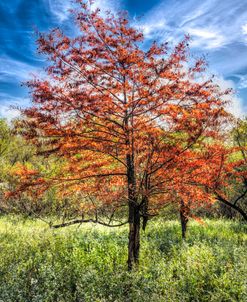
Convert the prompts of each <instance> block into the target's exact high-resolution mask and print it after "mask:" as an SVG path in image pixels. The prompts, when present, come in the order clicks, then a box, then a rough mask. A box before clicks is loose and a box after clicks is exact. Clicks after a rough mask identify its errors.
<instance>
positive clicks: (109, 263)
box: [0, 216, 247, 302]
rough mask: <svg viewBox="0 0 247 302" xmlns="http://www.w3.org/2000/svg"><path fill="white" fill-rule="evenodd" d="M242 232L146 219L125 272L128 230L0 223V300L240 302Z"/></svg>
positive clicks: (246, 289) (245, 284) (244, 287)
mask: <svg viewBox="0 0 247 302" xmlns="http://www.w3.org/2000/svg"><path fill="white" fill-rule="evenodd" d="M246 231H247V226H245V225H243V224H241V223H239V222H235V221H227V220H205V222H204V224H199V223H197V222H193V221H192V222H190V224H189V228H188V237H187V240H186V241H182V240H181V234H180V225H179V222H178V221H175V220H174V221H162V220H161V219H159V220H156V221H151V222H150V223H149V225H148V227H147V229H146V231H145V232H142V234H141V258H140V264H139V270H134V271H132V272H128V271H127V269H126V260H127V244H128V229H127V228H125V227H123V228H117V229H112V228H111V229H110V228H106V227H103V226H96V225H91V224H84V225H81V226H80V227H78V226H75V227H68V228H64V229H58V230H52V229H50V228H49V227H48V226H47V225H46V224H45V223H43V222H39V221H35V220H22V219H18V218H15V217H8V216H7V217H4V218H1V219H0V301H1V302H2V301H3V302H72V301H73V302H83V301H88V302H89V301H90V302H91V301H92V302H111V301H112V302H113V301H114V302H117V301H119V302H128V301H129V302H130V301H136V302H143V301H148V302H161V301H162V302H163V301H164V302H176V301H178V302H183V301H198V302H203V301H207V302H209V301H211V302H213V301H214V302H221V301H222V302H223V301H224V302H228V301H229V302H230V301H232V302H235V301H242V302H245V301H247V232H246Z"/></svg>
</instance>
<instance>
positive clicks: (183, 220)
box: [180, 201, 189, 239]
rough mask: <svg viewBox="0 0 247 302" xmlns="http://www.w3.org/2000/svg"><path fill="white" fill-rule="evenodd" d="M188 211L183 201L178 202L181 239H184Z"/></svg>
mask: <svg viewBox="0 0 247 302" xmlns="http://www.w3.org/2000/svg"><path fill="white" fill-rule="evenodd" d="M188 215H189V209H188V207H187V206H186V205H185V204H184V202H183V201H181V202H180V222H181V229H182V238H183V239H186V231H187V223H188V221H189V217H188Z"/></svg>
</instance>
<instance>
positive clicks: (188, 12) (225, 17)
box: [140, 0, 247, 50]
mask: <svg viewBox="0 0 247 302" xmlns="http://www.w3.org/2000/svg"><path fill="white" fill-rule="evenodd" d="M244 2H245V1H242V0H235V1H234V3H233V1H231V0H226V1H218V0H205V1H198V0H188V1H172V0H165V1H161V2H160V3H159V4H158V5H157V6H156V7H154V8H153V9H152V10H151V11H149V12H148V13H147V14H146V15H144V18H143V19H142V20H141V22H140V26H141V27H144V28H149V30H147V31H146V33H147V34H146V37H147V38H149V37H150V38H155V39H156V38H157V37H158V38H162V36H161V34H160V33H161V32H162V31H163V32H164V30H166V31H167V32H168V34H169V36H170V39H172V40H174V41H175V42H176V41H177V39H178V38H179V37H181V34H184V33H189V34H190V35H191V37H192V40H193V43H192V46H193V47H197V48H202V49H205V50H211V49H212V50H214V49H216V48H221V47H224V46H226V45H229V44H231V43H232V42H233V41H236V40H237V41H244V39H245V37H244V34H246V33H247V23H246V20H247V3H244ZM157 24H162V25H163V28H161V27H159V26H156V25H157ZM150 31H152V33H153V36H151V35H150ZM144 33H145V32H144ZM163 37H164V38H167V37H166V36H164V35H163Z"/></svg>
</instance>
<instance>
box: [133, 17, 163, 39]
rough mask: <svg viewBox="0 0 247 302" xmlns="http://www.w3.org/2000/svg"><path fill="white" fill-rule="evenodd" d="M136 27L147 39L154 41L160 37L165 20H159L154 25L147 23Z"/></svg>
mask: <svg viewBox="0 0 247 302" xmlns="http://www.w3.org/2000/svg"><path fill="white" fill-rule="evenodd" d="M136 27H137V28H139V29H140V30H141V31H142V32H143V34H144V36H145V37H146V38H147V39H156V38H157V37H162V35H163V32H164V29H165V27H166V22H165V20H161V21H159V22H155V23H151V22H149V23H144V24H141V25H140V26H138V25H136Z"/></svg>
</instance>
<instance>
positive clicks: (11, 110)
mask: <svg viewBox="0 0 247 302" xmlns="http://www.w3.org/2000/svg"><path fill="white" fill-rule="evenodd" d="M29 105H30V99H29V98H19V97H13V96H10V95H8V94H5V93H0V117H1V118H5V119H6V120H7V121H11V120H12V119H14V118H17V117H18V116H20V111H19V110H18V108H20V107H21V108H23V107H27V106H29Z"/></svg>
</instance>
